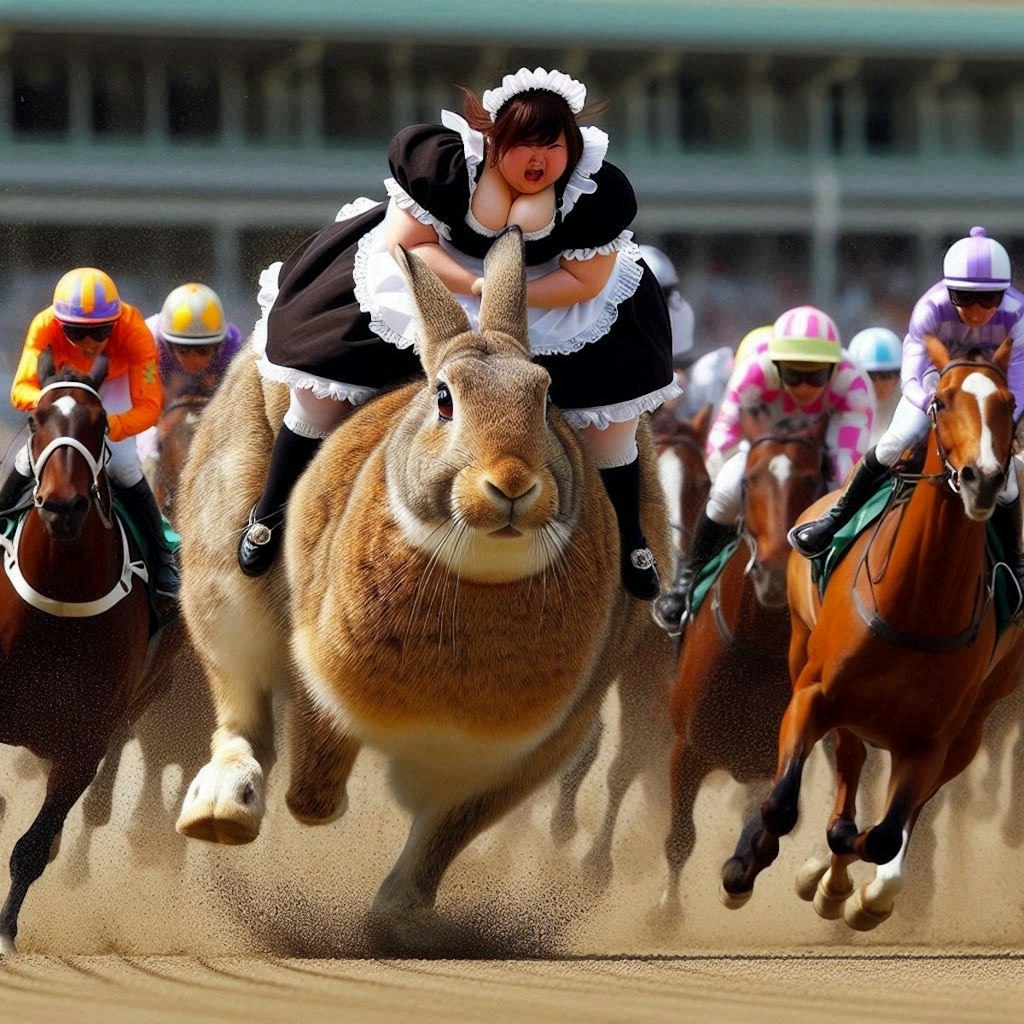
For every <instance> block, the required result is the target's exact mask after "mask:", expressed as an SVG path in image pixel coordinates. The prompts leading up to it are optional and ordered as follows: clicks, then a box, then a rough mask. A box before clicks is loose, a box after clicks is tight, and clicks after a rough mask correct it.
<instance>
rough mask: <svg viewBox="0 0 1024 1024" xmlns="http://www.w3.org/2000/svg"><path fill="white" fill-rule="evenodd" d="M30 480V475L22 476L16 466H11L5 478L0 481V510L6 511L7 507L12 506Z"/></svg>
mask: <svg viewBox="0 0 1024 1024" xmlns="http://www.w3.org/2000/svg"><path fill="white" fill-rule="evenodd" d="M31 482H32V477H30V476H22V474H21V473H19V472H18V469H17V467H16V466H11V471H10V473H8V474H7V479H6V480H4V482H3V483H0V512H6V511H7V510H8V509H9V508H14V505H15V503H16V502H17V500H18V499H19V498H20V497H21V495H22V492H23V491H24V490H25V488H26V487H28V485H29V484H30V483H31Z"/></svg>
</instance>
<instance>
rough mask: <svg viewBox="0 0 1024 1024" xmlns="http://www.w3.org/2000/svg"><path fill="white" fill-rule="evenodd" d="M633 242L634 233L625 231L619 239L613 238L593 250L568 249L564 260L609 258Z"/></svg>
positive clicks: (563, 257)
mask: <svg viewBox="0 0 1024 1024" xmlns="http://www.w3.org/2000/svg"><path fill="white" fill-rule="evenodd" d="M632 241H633V232H632V231H623V232H622V233H621V234H620V235H619V236H618V237H617V238H613V239H612V240H611V241H610V242H608V243H606V244H605V245H598V246H595V247H594V248H592V249H566V250H565V251H564V252H563V253H562V259H564V260H592V259H593V258H594V257H595V256H607V255H609V254H610V253H613V252H621V251H622V250H623V249H625V248H626V247H627V246H629V245H630V244H631V243H632Z"/></svg>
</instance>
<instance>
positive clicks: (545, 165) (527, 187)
mask: <svg viewBox="0 0 1024 1024" xmlns="http://www.w3.org/2000/svg"><path fill="white" fill-rule="evenodd" d="M568 162H569V155H568V151H567V149H566V145H565V132H559V133H558V138H557V139H555V141H554V142H552V143H550V144H548V145H541V144H539V143H533V144H529V143H527V144H523V145H521V146H513V147H512V148H511V149H508V150H506V151H505V153H504V155H503V156H502V158H501V159H500V160H499V161H498V170H499V171H501V176H502V177H503V178H504V179H505V181H507V182H508V184H509V185H510V186H511V187H512V188H513V189H515V190H516V192H521V193H524V194H526V195H534V194H535V193H537V192H541V191H543V190H544V189H546V188H548V187H550V186H552V185H554V183H555V182H556V181H558V179H559V178H560V177H561V176H562V175H563V174H565V169H566V167H567V165H568Z"/></svg>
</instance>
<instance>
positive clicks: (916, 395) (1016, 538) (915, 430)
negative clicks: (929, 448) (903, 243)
mask: <svg viewBox="0 0 1024 1024" xmlns="http://www.w3.org/2000/svg"><path fill="white" fill-rule="evenodd" d="M942 271H943V278H942V280H941V281H939V282H938V283H937V284H934V285H932V287H931V288H929V289H928V291H926V292H925V293H924V295H922V296H921V298H920V299H918V301H917V304H916V305H915V306H914V310H913V313H912V314H911V317H910V327H909V329H908V331H907V336H906V338H905V339H904V342H903V366H902V371H901V380H902V387H903V397H902V398H901V399H900V402H899V405H897V407H896V412H895V414H894V415H893V418H892V423H890V425H889V429H888V430H887V431H886V432H885V433H884V434H883V435H882V436H881V438H880V439H879V441H878V443H877V444H876V445H875V447H874V448H872V449H871V451H869V452H868V453H867V454H866V455H865V456H864V458H863V460H861V462H860V464H859V465H858V467H857V471H856V472H855V473H854V474H853V476H852V477H851V478H850V482H849V483H848V484H847V486H846V490H845V491H844V492H843V493H842V494H841V495H840V497H839V499H838V500H837V501H836V503H835V504H834V505H833V506H832V508H830V509H829V510H828V511H827V512H826V513H825V514H824V515H823V516H821V517H820V518H819V519H817V520H815V521H813V522H810V523H804V524H802V525H801V526H797V527H794V529H793V530H792V531H790V542H791V543H792V545H793V547H795V548H796V550H797V551H799V552H800V553H801V554H802V555H805V556H807V557H808V558H812V557H814V556H815V555H818V554H821V553H822V552H824V551H825V550H827V548H828V547H829V545H830V544H831V542H832V538H833V537H834V536H835V533H836V531H837V530H838V529H839V527H840V526H842V525H843V524H844V523H845V522H847V521H848V520H849V518H850V516H851V515H852V514H853V513H854V512H855V511H856V510H857V509H858V508H859V507H860V506H861V505H862V504H863V502H864V500H865V499H866V498H867V497H868V496H869V495H870V494H871V492H872V491H873V490H874V488H875V487H876V486H877V484H878V482H879V481H880V480H881V479H882V478H883V477H884V476H885V474H886V473H888V472H889V470H890V468H891V467H892V466H893V465H894V464H895V463H896V461H897V460H898V459H899V457H900V455H901V454H902V452H903V451H905V450H906V449H907V448H909V447H910V446H911V445H914V444H916V443H917V442H918V441H920V440H921V439H922V438H924V437H926V436H927V434H928V430H929V427H930V420H929V418H928V413H927V409H928V405H929V403H930V402H931V400H932V397H933V395H934V393H935V388H936V385H937V384H938V379H939V374H938V371H937V370H936V368H935V366H934V365H933V364H932V361H931V358H930V357H929V355H928V350H927V348H926V347H925V337H926V336H927V335H929V334H931V335H934V336H935V337H936V338H938V339H939V340H940V341H941V342H943V344H944V345H945V346H946V347H947V348H948V349H949V354H950V355H951V356H952V357H953V358H954V359H956V358H958V357H960V356H963V355H966V354H967V353H968V352H969V351H971V350H981V351H982V352H984V353H986V354H987V355H989V356H991V355H992V354H993V353H994V352H995V350H996V349H997V348H998V347H999V346H1000V345H1001V344H1002V343H1003V342H1004V341H1005V340H1006V339H1007V338H1012V339H1013V352H1012V355H1011V357H1010V367H1009V373H1008V381H1007V383H1008V386H1009V388H1010V390H1011V391H1012V392H1013V396H1014V398H1015V399H1016V403H1017V417H1018V418H1019V416H1020V413H1021V410H1024V344H1022V343H1021V342H1022V340H1024V294H1022V293H1021V292H1019V291H1018V290H1017V289H1016V288H1012V287H1011V286H1010V257H1009V256H1008V255H1007V252H1006V250H1005V249H1004V248H1003V247H1002V246H1001V245H1000V244H999V243H998V242H997V241H995V240H994V239H992V238H989V237H988V234H987V233H986V231H985V229H984V228H981V227H974V228H971V233H970V235H969V236H968V237H967V238H961V239H960V240H959V241H957V242H955V243H954V244H953V245H952V246H950V248H949V250H948V251H947V252H946V255H945V258H944V259H943V263H942ZM997 514H998V515H999V520H998V521H999V527H1000V533H1001V535H1002V538H1003V542H1004V544H1005V545H1006V551H1007V561H1008V562H1009V564H1010V566H1011V567H1012V568H1013V570H1014V572H1015V574H1016V576H1017V581H1018V583H1020V584H1021V585H1022V586H1024V557H1022V554H1021V533H1022V530H1021V513H1020V494H1019V492H1018V488H1017V474H1016V473H1015V472H1009V473H1007V476H1006V483H1005V484H1004V486H1003V490H1002V492H1001V493H1000V495H999V498H998V502H997Z"/></svg>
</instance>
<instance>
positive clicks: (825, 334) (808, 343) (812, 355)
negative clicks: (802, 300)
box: [768, 306, 842, 363]
mask: <svg viewBox="0 0 1024 1024" xmlns="http://www.w3.org/2000/svg"><path fill="white" fill-rule="evenodd" d="M768 355H769V356H770V357H771V359H772V361H773V362H776V363H783V362H784V363H838V362H839V360H840V358H841V357H842V350H841V349H840V347H839V331H838V329H837V328H836V325H835V323H834V322H833V321H832V318H831V317H830V316H829V315H828V314H827V313H823V312H822V311H821V310H820V309H816V308H815V307H814V306H797V307H796V309H789V310H786V312H785V313H783V314H782V316H780V317H779V319H778V320H776V321H775V326H774V327H773V328H772V337H771V339H770V340H769V342H768Z"/></svg>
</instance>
